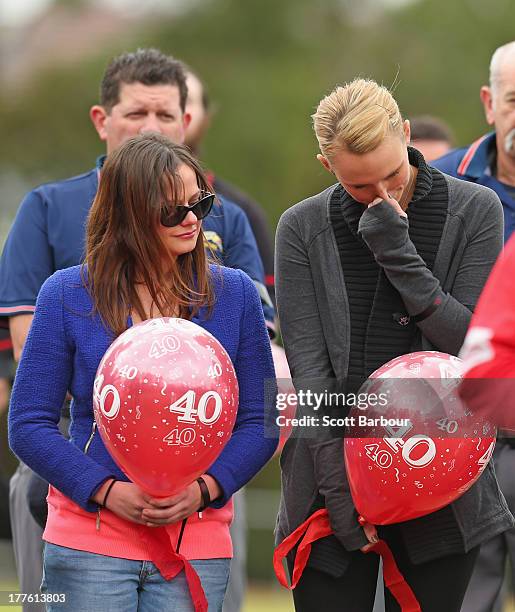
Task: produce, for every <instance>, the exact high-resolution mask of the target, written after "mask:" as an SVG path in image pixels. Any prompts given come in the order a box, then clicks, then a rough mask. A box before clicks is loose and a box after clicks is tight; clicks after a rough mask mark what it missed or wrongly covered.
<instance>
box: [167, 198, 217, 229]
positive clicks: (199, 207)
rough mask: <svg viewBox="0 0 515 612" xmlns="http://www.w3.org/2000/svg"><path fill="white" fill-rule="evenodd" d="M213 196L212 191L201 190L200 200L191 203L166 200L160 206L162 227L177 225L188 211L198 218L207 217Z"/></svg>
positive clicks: (213, 199)
mask: <svg viewBox="0 0 515 612" xmlns="http://www.w3.org/2000/svg"><path fill="white" fill-rule="evenodd" d="M215 197H216V196H215V194H214V193H208V192H207V191H203V192H202V196H201V198H200V200H197V201H196V202H193V204H172V203H171V202H166V203H165V204H164V205H163V206H162V208H161V225H163V226H164V227H174V226H176V225H179V224H180V223H182V222H183V221H184V219H186V216H187V214H188V213H189V212H190V211H191V212H192V213H193V214H194V215H195V217H197V219H198V220H200V219H203V218H204V217H207V215H209V212H210V211H211V208H212V207H213V203H214V201H215Z"/></svg>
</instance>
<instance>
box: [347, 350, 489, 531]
mask: <svg viewBox="0 0 515 612" xmlns="http://www.w3.org/2000/svg"><path fill="white" fill-rule="evenodd" d="M461 373H462V363H461V360H460V359H458V358H457V357H454V356H452V355H447V354H446V353H440V352H437V351H420V352H417V353H410V354H408V355H402V356H401V357H397V358H395V359H392V360H391V361H389V362H388V363H386V364H385V365H383V366H382V367H381V368H379V369H378V370H376V371H375V372H374V373H373V374H372V375H371V376H370V378H369V380H368V381H367V382H366V383H365V385H363V387H362V388H361V389H360V391H362V392H363V393H364V394H365V393H366V394H367V398H366V399H364V402H365V406H363V407H362V409H360V408H355V409H353V411H352V412H351V413H350V414H351V416H352V417H354V419H355V421H354V423H355V426H353V427H349V429H348V430H347V434H346V437H345V445H344V446H345V463H346V466H347V475H348V479H349V485H350V490H351V493H352V497H353V500H354V505H355V506H356V509H357V510H358V513H359V514H360V515H361V516H363V517H364V518H365V519H366V520H367V521H368V522H369V523H373V524H375V525H388V524H391V523H398V522H402V521H407V520H410V519H413V518H416V517H419V516H423V515H425V514H429V513H431V512H434V511H436V510H438V509H440V508H442V507H444V506H446V505H447V504H449V503H451V502H453V501H454V500H456V499H457V498H458V497H460V496H461V495H462V494H463V493H465V491H467V490H468V489H469V488H470V487H471V486H472V485H473V484H474V482H475V481H476V480H477V479H478V478H479V476H480V475H481V473H482V472H483V470H484V469H485V468H486V466H487V464H488V462H489V460H490V458H491V456H492V452H493V448H494V445H495V436H496V430H495V427H494V426H493V425H492V424H490V423H488V422H486V421H485V420H484V419H482V418H481V417H477V416H475V415H474V414H472V413H471V412H470V411H469V410H468V409H467V407H466V406H465V404H464V403H463V402H462V401H461V399H460V398H459V396H458V393H457V387H458V385H459V382H460V378H461ZM360 418H361V425H360V424H359V419H360Z"/></svg>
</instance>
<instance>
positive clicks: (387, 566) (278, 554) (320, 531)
mask: <svg viewBox="0 0 515 612" xmlns="http://www.w3.org/2000/svg"><path fill="white" fill-rule="evenodd" d="M332 533H333V530H332V528H331V524H330V522H329V513H328V512H327V510H326V509H322V510H317V512H315V513H314V514H312V515H311V516H310V517H309V518H308V519H306V520H305V521H304V523H302V525H300V526H299V527H297V529H295V531H294V532H293V533H291V534H290V535H289V536H288V537H286V538H285V539H284V540H283V541H282V542H281V543H280V544H279V546H277V547H276V549H275V551H274V560H273V564H274V571H275V575H276V576H277V580H278V581H279V582H280V584H281V585H282V586H283V587H285V588H287V589H289V590H290V591H291V590H292V589H294V588H295V587H296V586H297V584H298V582H299V580H300V577H301V576H302V572H303V571H304V568H305V567H306V563H307V562H308V559H309V555H310V553H311V544H312V543H313V542H315V541H316V540H319V539H320V538H325V537H326V536H328V535H332ZM297 543H299V546H298V548H297V554H296V555H295V563H294V566H293V576H292V581H291V586H289V585H288V580H287V578H286V573H285V571H284V565H283V560H284V559H285V558H286V555H287V554H288V553H289V552H290V551H291V550H292V549H293V548H294V547H295V546H296V545H297ZM368 552H375V553H376V554H378V555H381V558H382V559H383V576H384V583H385V585H386V587H387V588H388V589H389V590H390V593H391V594H392V595H393V596H394V597H395V599H396V600H397V603H398V604H399V606H400V607H401V610H402V612H421V610H422V609H421V607H420V604H419V603H418V601H417V598H416V597H415V594H414V593H413V591H412V590H411V587H410V586H409V584H408V583H407V582H406V581H405V580H404V578H403V576H402V574H401V573H400V571H399V568H398V567H397V564H396V563H395V559H394V556H393V553H392V551H391V550H390V548H389V546H388V544H387V543H386V542H385V541H384V540H379V542H377V544H374V545H373V546H372V547H371V548H370V550H369V551H368Z"/></svg>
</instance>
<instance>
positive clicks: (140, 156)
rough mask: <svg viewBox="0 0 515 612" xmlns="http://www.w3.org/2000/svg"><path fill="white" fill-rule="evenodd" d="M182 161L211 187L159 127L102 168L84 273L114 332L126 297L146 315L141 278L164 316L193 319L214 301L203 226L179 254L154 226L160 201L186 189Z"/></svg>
mask: <svg viewBox="0 0 515 612" xmlns="http://www.w3.org/2000/svg"><path fill="white" fill-rule="evenodd" d="M183 164H186V165H187V166H189V167H190V168H191V169H192V170H193V171H194V172H195V174H196V176H197V184H198V186H199V188H200V189H201V190H206V191H210V188H209V185H208V183H207V180H206V178H205V176H204V174H203V172H202V169H201V167H200V165H199V164H198V162H197V161H196V160H195V158H194V157H193V156H192V155H191V153H190V152H189V150H188V149H187V148H186V147H184V146H182V145H178V144H174V143H172V142H171V141H170V140H168V138H166V137H164V136H162V135H160V134H144V135H141V136H136V137H135V138H131V139H130V140H128V141H127V142H125V143H124V144H123V145H122V146H121V147H119V148H118V149H116V150H115V151H113V153H111V154H110V155H109V156H108V158H107V160H106V163H105V165H104V167H103V169H102V173H101V177H100V182H99V187H98V191H97V195H96V197H95V200H94V202H93V205H92V208H91V211H90V214H89V218H88V225H87V230H86V258H85V264H86V265H87V268H83V278H84V282H85V283H86V286H87V288H88V290H89V292H90V294H91V296H92V299H93V312H94V313H98V314H99V315H100V317H101V318H102V321H103V322H104V324H105V325H106V326H107V327H109V328H111V329H112V330H113V331H114V333H115V334H116V335H119V334H120V333H122V332H123V331H124V330H125V329H126V328H127V315H128V308H129V305H130V308H131V309H132V310H134V311H135V312H137V313H138V315H139V317H140V318H141V319H145V318H147V315H146V313H145V311H144V308H143V305H142V304H141V301H140V299H139V297H138V294H137V291H136V284H137V282H143V283H145V284H146V286H147V287H148V290H149V292H150V295H151V297H152V299H153V301H154V303H155V305H156V307H157V309H158V310H159V311H160V312H161V313H162V314H163V316H172V315H177V314H178V316H180V317H182V318H185V319H189V318H191V317H192V316H194V315H195V314H197V313H198V310H199V308H201V307H202V306H207V307H208V309H210V308H211V307H212V305H213V299H214V297H213V291H212V286H211V279H210V274H209V266H208V261H207V257H206V254H205V250H204V240H203V238H204V237H203V232H202V230H201V231H200V233H199V237H198V240H197V244H196V246H195V248H194V249H193V250H192V251H191V252H189V253H185V254H183V255H179V256H178V257H177V258H176V259H174V258H173V257H172V255H170V253H169V251H168V250H167V248H166V246H165V244H164V243H163V241H162V240H161V239H160V237H159V234H158V233H157V231H156V230H157V228H158V227H159V223H160V221H159V219H160V212H161V206H162V203H163V202H165V201H168V200H171V201H179V198H181V197H182V196H183V193H182V192H183V183H182V179H181V177H180V175H179V168H180V166H182V165H183Z"/></svg>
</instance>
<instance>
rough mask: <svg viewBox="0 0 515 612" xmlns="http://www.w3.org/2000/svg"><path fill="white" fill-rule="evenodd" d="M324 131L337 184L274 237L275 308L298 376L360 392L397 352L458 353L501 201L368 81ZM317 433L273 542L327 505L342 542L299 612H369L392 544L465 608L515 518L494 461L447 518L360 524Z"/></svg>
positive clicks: (410, 576) (320, 116) (295, 472)
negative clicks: (440, 154) (439, 156)
mask: <svg viewBox="0 0 515 612" xmlns="http://www.w3.org/2000/svg"><path fill="white" fill-rule="evenodd" d="M313 122H314V128H315V133H316V136H317V140H318V143H319V147H320V154H319V155H318V159H319V161H320V162H321V163H322V165H323V166H324V168H326V169H327V170H329V171H330V172H331V173H332V174H333V175H334V176H335V177H336V179H337V183H336V184H334V185H332V186H331V187H329V188H327V189H326V190H325V191H323V192H322V193H319V194H317V195H314V196H312V197H309V198H307V199H306V200H304V201H302V202H299V203H298V204H296V205H295V206H293V207H291V208H290V209H289V210H287V211H286V212H285V213H284V214H283V216H282V217H281V220H280V221H279V226H278V229H277V241H276V244H277V253H276V262H277V266H276V291H277V305H278V312H279V319H280V322H281V330H282V334H283V340H284V345H285V349H286V355H287V358H288V362H289V365H290V369H291V372H292V376H293V380H294V383H295V384H296V386H298V385H300V386H306V385H307V384H308V383H307V382H306V381H315V383H314V384H317V385H321V386H322V390H323V389H324V388H329V389H330V390H331V391H333V390H335V391H337V392H340V393H341V392H350V393H352V392H357V391H358V389H359V388H360V386H361V384H362V383H363V382H364V381H365V380H366V379H367V377H368V376H369V375H370V374H371V373H372V372H373V371H374V370H376V369H377V368H379V367H380V366H381V365H383V364H384V363H386V362H388V361H389V360H390V359H393V358H395V357H398V356H400V355H403V354H406V353H410V352H412V351H417V350H439V351H443V352H445V353H450V354H451V355H457V353H458V351H459V350H460V347H461V345H462V343H463V339H464V337H465V333H466V330H467V326H468V324H469V322H470V318H471V316H472V311H473V310H474V306H475V304H476V302H477V300H478V297H479V294H480V292H481V289H482V287H483V285H484V283H485V281H486V279H487V277H488V274H489V273H490V270H491V268H492V266H493V264H494V262H495V259H496V257H497V255H498V254H499V252H500V250H501V248H502V238H503V236H502V233H503V229H502V226H503V217H502V207H501V204H500V202H499V198H498V197H497V196H496V195H495V193H494V192H493V191H491V190H489V189H485V188H484V187H482V186H480V185H473V184H470V183H465V182H463V181H459V180H456V179H454V178H451V177H448V176H446V175H444V174H442V173H441V172H439V171H438V170H435V169H434V168H431V167H430V166H428V165H427V163H426V161H425V160H424V158H423V156H422V155H421V154H420V153H419V152H418V151H417V150H416V149H413V148H411V147H409V146H408V144H409V141H410V125H409V122H408V121H404V120H403V118H402V116H401V114H400V111H399V107H398V105H397V103H396V101H395V99H394V98H393V96H392V94H391V93H390V92H389V91H388V90H387V89H386V88H385V87H382V86H380V85H378V84H377V83H376V82H374V81H372V80H366V79H356V80H354V81H352V82H350V83H347V84H345V85H344V86H341V87H337V88H336V89H335V90H334V91H332V92H331V93H330V94H329V95H327V96H326V97H325V98H323V99H322V100H321V101H320V103H319V105H318V108H317V110H316V112H315V114H314V115H313ZM299 296H301V297H300V298H299ZM332 408H333V409H334V412H332V413H331V414H332V415H335V413H336V414H337V415H338V416H346V412H345V407H341V406H340V407H332ZM326 409H327V411H330V410H331V407H330V406H326ZM310 433H311V435H309V436H304V437H301V436H298V435H297V436H295V435H292V436H291V437H290V439H289V440H288V442H287V443H286V445H285V447H284V450H283V453H282V456H281V465H282V473H283V478H282V484H283V487H282V499H281V508H280V514H279V520H278V524H277V539H278V540H279V541H282V540H283V539H284V538H285V537H287V536H288V535H290V534H291V533H292V532H293V531H295V529H297V527H299V525H301V524H302V523H303V522H304V521H305V520H306V519H307V518H308V516H310V515H311V514H312V513H313V512H315V511H316V510H319V509H321V508H325V509H327V512H328V515H329V518H330V524H331V528H332V531H333V534H334V535H331V536H328V537H325V538H323V539H320V540H319V541H318V542H316V543H315V544H314V545H313V547H312V550H311V556H310V559H309V562H308V564H307V567H306V568H305V570H304V573H303V574H302V577H301V578H300V580H299V581H298V583H297V587H296V588H295V589H294V591H293V595H294V601H295V608H296V610H299V611H301V612H311V611H315V610H319V609H326V610H336V609H338V610H342V612H343V611H345V612H350V611H353V612H354V611H356V612H367V611H368V610H372V607H373V602H374V595H375V590H376V580H377V572H378V557H377V555H375V554H363V553H366V552H369V551H370V549H371V546H372V545H373V544H375V543H377V539H378V537H380V538H382V539H384V540H385V541H386V542H387V544H388V545H389V546H390V548H391V550H392V552H393V554H394V557H395V559H396V561H397V565H398V566H399V569H400V571H401V573H402V574H403V576H404V578H405V580H406V582H407V583H408V584H409V586H410V587H411V589H412V590H413V592H414V594H415V596H416V598H417V599H418V602H419V604H420V608H421V609H422V610H423V611H424V612H442V611H444V610H445V612H459V610H460V608H461V603H462V600H463V596H464V594H465V590H466V588H467V584H468V581H469V579H470V576H471V573H472V569H473V566H474V561H475V559H476V556H477V552H478V548H479V545H480V544H481V543H482V542H484V541H486V540H488V539H489V538H491V537H493V536H494V535H496V534H499V533H502V532H504V531H506V530H508V529H509V528H510V527H512V526H513V524H514V523H513V517H512V516H511V514H510V513H509V511H508V508H507V506H506V503H505V500H504V498H503V497H502V494H501V493H500V491H499V487H498V485H497V482H496V479H495V474H494V472H493V469H492V467H491V466H490V465H489V466H488V467H487V469H485V471H484V472H483V473H482V475H481V476H480V478H479V479H478V481H477V482H476V483H475V484H474V485H473V486H472V487H471V488H470V489H469V490H468V491H467V492H466V493H465V494H463V495H462V496H461V497H460V498H459V499H458V500H457V501H455V502H454V503H452V504H450V505H448V506H446V507H444V508H441V509H439V510H437V511H436V512H433V513H431V514H428V515H427V516H423V517H420V518H417V519H414V520H411V521H406V522H402V523H398V524H394V525H388V526H381V527H377V528H376V527H375V526H374V525H370V524H365V525H363V526H360V524H358V517H357V513H356V510H355V508H354V504H353V500H352V497H351V494H350V490H349V483H348V481H347V476H346V468H345V464H344V458H343V449H342V438H341V435H340V437H337V436H334V437H333V435H331V434H332V433H336V432H331V431H328V428H323V427H321V428H318V430H315V431H311V432H310ZM385 434H386V435H387V432H386V431H385ZM292 563H293V559H291V558H290V566H291V564H292ZM385 599H386V609H387V610H388V611H389V612H390V611H391V612H395V611H396V610H399V609H400V608H399V605H398V603H397V602H396V601H395V600H394V599H393V597H392V594H391V593H390V592H387V593H385Z"/></svg>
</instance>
